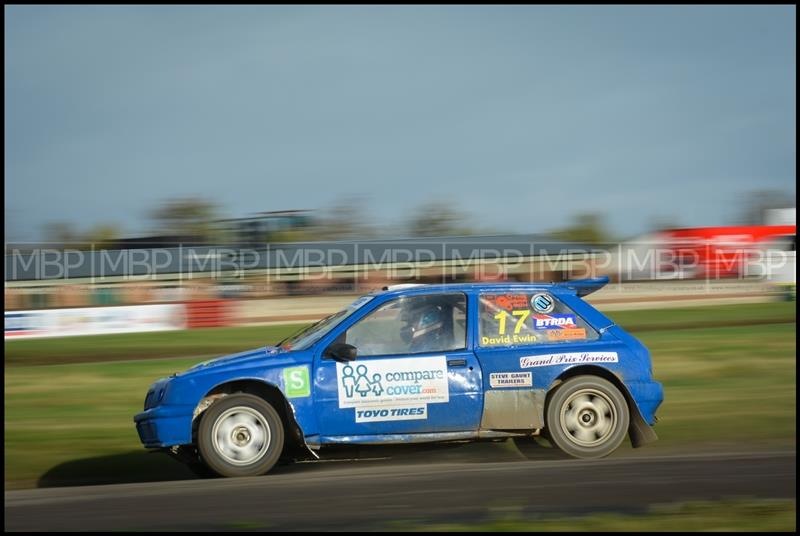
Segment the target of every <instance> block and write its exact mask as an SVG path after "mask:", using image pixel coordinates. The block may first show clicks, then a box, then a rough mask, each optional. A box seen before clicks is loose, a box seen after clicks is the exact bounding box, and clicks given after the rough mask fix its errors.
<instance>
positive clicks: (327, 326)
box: [278, 296, 374, 350]
mask: <svg viewBox="0 0 800 536" xmlns="http://www.w3.org/2000/svg"><path fill="white" fill-rule="evenodd" d="M373 297H374V296H361V297H360V298H358V299H357V300H356V301H354V302H353V303H351V304H350V305H348V306H347V307H345V308H344V309H342V310H341V311H338V312H336V313H333V314H332V315H329V316H326V317H325V318H323V319H322V320H320V321H318V322H316V323H314V324H311V325H309V326H306V327H304V328H302V329H301V330H300V331H298V332H297V333H295V334H294V335H292V336H290V337H287V338H286V339H283V340H282V341H281V342H279V343H278V346H280V348H281V349H282V350H305V349H306V348H308V347H309V346H311V345H312V344H314V343H315V342H317V341H318V340H320V339H321V338H322V337H324V336H325V334H326V333H328V332H329V331H330V330H332V329H333V328H334V327H336V325H338V324H339V322H341V321H343V320H344V319H346V318H347V317H349V316H350V315H352V314H353V313H355V312H356V311H358V310H359V309H360V308H361V307H363V306H364V305H366V304H367V303H368V302H369V301H370V300H371V299H372V298H373Z"/></svg>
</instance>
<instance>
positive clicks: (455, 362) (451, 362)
mask: <svg viewBox="0 0 800 536" xmlns="http://www.w3.org/2000/svg"><path fill="white" fill-rule="evenodd" d="M447 366H448V367H466V366H467V360H466V359H448V360H447Z"/></svg>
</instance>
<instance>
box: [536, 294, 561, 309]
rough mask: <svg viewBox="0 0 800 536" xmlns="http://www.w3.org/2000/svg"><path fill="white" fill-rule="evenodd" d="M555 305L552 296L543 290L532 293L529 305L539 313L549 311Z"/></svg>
mask: <svg viewBox="0 0 800 536" xmlns="http://www.w3.org/2000/svg"><path fill="white" fill-rule="evenodd" d="M555 305H556V302H555V300H554V299H553V297H552V296H550V295H549V294H547V293H544V292H540V293H539V294H534V295H533V297H532V298H531V306H532V307H533V308H534V310H535V311H537V312H539V313H549V312H550V311H552V310H553V307H555Z"/></svg>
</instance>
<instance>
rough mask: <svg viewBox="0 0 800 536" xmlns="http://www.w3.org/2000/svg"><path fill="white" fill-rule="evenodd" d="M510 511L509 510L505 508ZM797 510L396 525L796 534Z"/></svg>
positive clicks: (683, 510)
mask: <svg viewBox="0 0 800 536" xmlns="http://www.w3.org/2000/svg"><path fill="white" fill-rule="evenodd" d="M504 509H505V510H507V507H506V508H504ZM796 527H797V505H796V503H795V501H793V500H771V499H761V500H757V499H738V500H725V501H715V502H710V501H704V502H699V501H698V502H689V503H677V504H667V505H658V506H654V507H652V508H651V509H650V510H649V511H648V512H646V513H644V514H639V515H630V514H627V515H626V514H612V513H602V514H590V515H584V516H564V515H539V516H523V515H520V514H519V513H500V514H494V515H493V516H492V517H491V518H490V519H489V520H487V521H484V522H478V523H470V524H457V523H425V522H421V521H420V522H416V523H408V522H403V523H392V524H390V525H388V526H387V528H389V529H390V530H396V531H425V532H427V531H432V532H453V531H456V532H462V531H463V532H561V531H575V532H585V531H588V532H639V531H641V532H652V531H655V532H665V531H670V532H671V531H676V532H677V531H714V532H717V531H725V532H727V531H739V532H794V531H795V530H796Z"/></svg>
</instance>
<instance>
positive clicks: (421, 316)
mask: <svg viewBox="0 0 800 536" xmlns="http://www.w3.org/2000/svg"><path fill="white" fill-rule="evenodd" d="M400 318H401V320H402V321H403V327H402V329H401V331H400V336H401V337H402V339H403V342H405V343H406V344H408V347H409V351H411V352H425V351H436V350H440V349H442V348H444V347H447V346H448V345H447V344H446V343H445V341H444V338H445V336H446V330H445V319H446V316H445V310H444V308H443V307H442V306H441V305H433V304H420V305H415V306H411V307H410V308H409V309H408V310H406V311H403V313H402V314H401V317H400Z"/></svg>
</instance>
